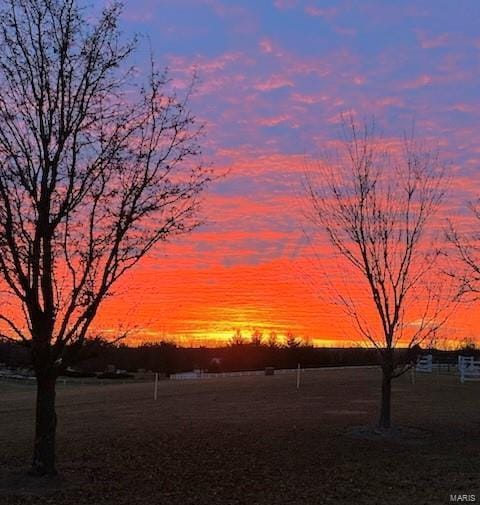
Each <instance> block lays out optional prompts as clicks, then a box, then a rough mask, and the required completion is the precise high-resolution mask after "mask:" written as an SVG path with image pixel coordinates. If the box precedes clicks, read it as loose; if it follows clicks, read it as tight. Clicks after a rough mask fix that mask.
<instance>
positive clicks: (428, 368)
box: [415, 354, 433, 373]
mask: <svg viewBox="0 0 480 505" xmlns="http://www.w3.org/2000/svg"><path fill="white" fill-rule="evenodd" d="M432 365H433V356H432V355H431V354H427V355H426V356H422V357H421V358H420V359H419V360H418V362H417V364H416V365H415V371H416V372H421V373H432Z"/></svg>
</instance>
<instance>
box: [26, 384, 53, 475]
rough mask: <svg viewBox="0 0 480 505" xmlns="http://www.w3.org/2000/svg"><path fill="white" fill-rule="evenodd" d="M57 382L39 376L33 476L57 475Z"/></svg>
mask: <svg viewBox="0 0 480 505" xmlns="http://www.w3.org/2000/svg"><path fill="white" fill-rule="evenodd" d="M56 380H57V379H56V376H46V377H41V376H37V409H36V420H35V444H34V449H33V462H32V469H31V471H30V473H31V474H32V475H56V473H57V471H56V468H55V433H56V428H57V414H56V412H55V386H56Z"/></svg>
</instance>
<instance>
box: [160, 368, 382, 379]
mask: <svg viewBox="0 0 480 505" xmlns="http://www.w3.org/2000/svg"><path fill="white" fill-rule="evenodd" d="M346 368H348V369H355V368H378V366H376V365H365V366H363V365H362V366H326V367H319V368H301V369H300V372H302V373H304V372H316V371H319V370H340V369H346ZM296 373H298V368H283V369H278V368H275V370H274V375H282V374H296ZM251 375H266V373H265V370H249V371H246V372H219V373H210V372H203V371H202V370H194V371H193V372H184V373H176V374H172V375H170V379H171V380H191V379H217V378H223V377H246V376H251Z"/></svg>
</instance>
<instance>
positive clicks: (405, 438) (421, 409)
mask: <svg viewBox="0 0 480 505" xmlns="http://www.w3.org/2000/svg"><path fill="white" fill-rule="evenodd" d="M379 389H380V373H379V371H378V370H372V369H339V370H324V371H315V372H313V371H312V372H305V373H304V374H303V377H302V384H301V387H300V390H298V391H297V390H296V387H295V376H294V375H283V376H281V375H275V376H273V377H266V376H259V377H238V378H223V379H211V380H203V381H161V382H160V384H159V392H158V401H156V402H154V401H153V385H152V384H150V383H133V384H118V385H112V384H108V385H83V386H82V385H78V384H75V385H71V384H66V385H64V384H60V385H59V386H58V409H57V413H58V417H59V427H58V468H59V470H60V471H61V474H62V480H61V481H60V484H55V485H54V486H53V489H52V490H51V493H46V494H44V495H43V496H33V495H32V496H28V493H29V492H32V491H34V492H36V491H38V488H39V487H40V486H38V485H32V484H31V483H30V482H28V481H27V483H26V484H25V483H22V484H23V485H24V486H25V487H24V488H23V491H22V493H23V495H22V496H11V494H12V493H14V492H15V489H14V487H15V486H14V485H13V484H12V483H13V482H14V481H15V476H16V475H17V473H18V472H19V471H21V470H22V469H25V468H27V467H28V463H29V460H30V453H31V446H32V438H33V414H34V400H35V398H34V386H33V385H23V384H13V383H5V382H0V433H1V441H2V451H1V453H0V472H1V475H2V476H3V477H2V479H1V482H0V503H2V504H3V503H5V504H23V503H32V504H46V503H50V504H55V505H73V504H82V505H83V504H87V503H88V504H93V505H101V504H107V503H108V504H115V505H123V504H125V505H127V504H128V505H133V504H149V505H156V504H161V505H170V504H171V505H189V504H192V505H193V504H195V505H207V504H208V505H217V504H218V505H230V504H231V505H233V504H245V505H257V504H258V505H262V504H265V505H287V504H288V505H296V504H299V505H300V504H302V505H310V504H312V505H315V504H329V503H332V504H333V503H335V504H342V505H343V504H352V505H362V504H369V505H372V504H379V505H384V504H385V505H387V504H388V505H396V504H409V505H410V504H413V505H414V504H435V505H437V504H448V503H450V502H449V497H450V494H451V493H462V494H476V500H477V501H479V500H480V482H479V477H478V476H479V469H480V383H468V384H465V385H460V384H459V381H458V378H457V377H454V376H452V375H446V374H445V375H438V374H436V373H434V374H431V375H422V376H417V380H416V384H414V385H413V384H411V383H410V378H409V376H404V377H402V378H400V379H398V380H397V381H396V382H395V383H394V386H393V420H394V423H395V425H396V426H398V427H401V428H402V429H401V430H399V432H398V433H396V434H395V435H394V436H392V437H384V436H381V435H375V434H374V433H372V432H371V431H370V430H366V429H365V428H362V427H365V426H369V425H370V426H371V425H373V424H374V422H375V420H376V416H377V408H378V402H379V392H380V391H379ZM12 472H13V473H12ZM17 494H18V490H17Z"/></svg>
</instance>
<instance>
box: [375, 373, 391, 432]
mask: <svg viewBox="0 0 480 505" xmlns="http://www.w3.org/2000/svg"><path fill="white" fill-rule="evenodd" d="M391 396H392V373H391V371H390V369H389V368H388V367H385V368H382V400H381V405H380V419H379V421H378V427H379V428H380V429H382V430H388V429H390V426H391V417H390V416H391Z"/></svg>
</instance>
